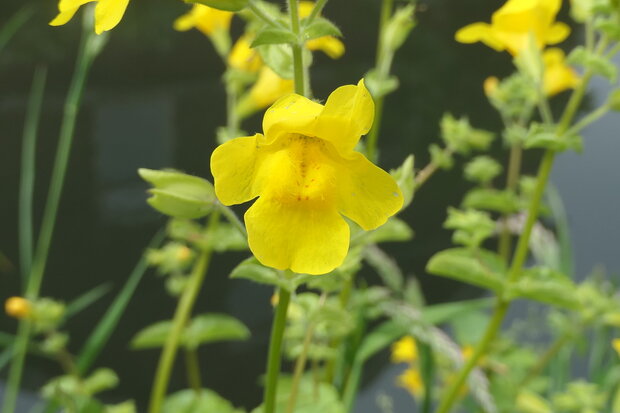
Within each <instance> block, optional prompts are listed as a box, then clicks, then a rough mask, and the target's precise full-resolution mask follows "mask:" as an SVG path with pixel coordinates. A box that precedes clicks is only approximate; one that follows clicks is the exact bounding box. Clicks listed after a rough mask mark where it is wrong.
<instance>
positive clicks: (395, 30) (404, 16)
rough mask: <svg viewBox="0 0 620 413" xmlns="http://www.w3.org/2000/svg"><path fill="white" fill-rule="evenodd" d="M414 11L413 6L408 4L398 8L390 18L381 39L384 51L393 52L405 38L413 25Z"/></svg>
mask: <svg viewBox="0 0 620 413" xmlns="http://www.w3.org/2000/svg"><path fill="white" fill-rule="evenodd" d="M414 11H415V6H413V5H412V4H410V5H407V6H405V7H402V8H400V9H398V10H397V11H396V12H395V13H394V15H393V16H392V17H391V18H390V20H389V21H388V23H387V25H386V27H385V31H384V32H383V36H382V39H381V41H382V44H383V47H384V50H385V53H391V54H393V53H394V52H395V51H396V50H398V49H399V48H400V47H401V46H402V45H403V43H404V42H405V40H407V36H409V33H410V32H411V30H412V29H413V28H414V27H415V21H414V19H413V12H414Z"/></svg>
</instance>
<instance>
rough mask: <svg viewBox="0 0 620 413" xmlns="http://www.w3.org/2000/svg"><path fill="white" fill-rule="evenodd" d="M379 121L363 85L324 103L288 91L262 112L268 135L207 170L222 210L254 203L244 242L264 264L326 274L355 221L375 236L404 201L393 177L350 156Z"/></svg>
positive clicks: (214, 159) (225, 150)
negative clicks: (226, 207)
mask: <svg viewBox="0 0 620 413" xmlns="http://www.w3.org/2000/svg"><path fill="white" fill-rule="evenodd" d="M373 118H374V103H373V101H372V98H371V97H370V93H369V92H368V90H367V89H366V87H365V86H364V82H363V81H360V82H359V83H358V85H357V86H354V85H347V86H342V87H339V88H338V89H336V90H335V91H334V92H333V93H332V94H331V95H330V96H329V98H328V99H327V102H326V103H325V106H323V105H321V104H319V103H316V102H313V101H311V100H309V99H307V98H305V97H303V96H300V95H297V94H290V95H288V96H286V97H283V98H281V99H280V100H278V101H277V102H276V103H275V104H274V105H273V106H271V107H270V108H269V109H268V110H267V112H266V113H265V117H264V119H263V130H264V133H265V135H262V134H256V135H254V136H247V137H242V138H236V139H232V140H230V141H228V142H226V143H224V144H223V145H220V146H219V147H218V148H216V149H215V151H214V152H213V155H212V156H211V172H212V173H213V177H214V179H215V193H216V195H217V197H218V198H219V200H220V201H221V202H222V203H223V204H224V205H233V204H241V203H244V202H248V201H250V200H252V199H254V198H256V197H258V200H257V201H256V202H255V203H254V204H253V205H252V206H251V207H250V208H249V209H248V211H247V212H246V214H245V223H246V228H247V231H248V244H249V246H250V249H251V250H252V252H253V253H254V255H255V256H256V258H257V259H258V260H259V261H260V262H261V263H262V264H263V265H266V266H270V267H273V268H277V269H280V270H285V269H291V270H292V271H294V272H296V273H304V274H325V273H328V272H330V271H332V270H333V269H335V268H336V267H338V266H339V265H341V264H342V262H343V261H344V259H345V257H346V255H347V252H348V249H349V225H348V224H347V222H346V221H345V220H344V219H343V217H342V215H344V216H346V217H348V218H350V219H351V220H352V221H354V222H356V223H357V224H359V225H360V226H361V227H362V228H363V229H365V230H370V229H374V228H377V227H378V226H380V225H382V224H384V223H385V222H386V221H387V219H388V218H389V217H390V216H391V215H393V214H395V213H396V212H398V211H399V210H400V208H401V207H402V204H403V196H402V193H401V191H400V189H399V187H398V185H397V184H396V181H395V180H394V178H392V176H390V174H388V173H387V172H385V171H383V170H382V169H380V168H379V167H377V166H375V165H373V164H372V163H371V162H370V161H369V160H368V159H366V157H365V156H364V155H362V154H361V153H359V152H356V151H355V150H354V148H355V146H356V145H357V142H358V141H359V139H360V136H361V135H363V134H366V133H367V132H368V130H369V129H370V126H371V125H372V121H373Z"/></svg>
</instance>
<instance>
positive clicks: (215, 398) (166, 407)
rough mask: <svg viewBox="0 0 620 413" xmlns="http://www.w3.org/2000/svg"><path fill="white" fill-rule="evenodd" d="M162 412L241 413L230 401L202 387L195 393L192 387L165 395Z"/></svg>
mask: <svg viewBox="0 0 620 413" xmlns="http://www.w3.org/2000/svg"><path fill="white" fill-rule="evenodd" d="M161 412H162V413H241V412H243V410H237V409H235V408H234V407H233V405H232V403H231V402H229V401H228V400H226V399H224V398H223V397H221V396H220V395H218V394H217V393H216V392H214V391H213V390H209V389H202V390H200V393H198V394H197V393H196V391H195V390H193V389H186V390H181V391H178V392H176V393H173V394H171V395H170V396H168V397H166V400H165V401H164V404H163V406H162V409H161Z"/></svg>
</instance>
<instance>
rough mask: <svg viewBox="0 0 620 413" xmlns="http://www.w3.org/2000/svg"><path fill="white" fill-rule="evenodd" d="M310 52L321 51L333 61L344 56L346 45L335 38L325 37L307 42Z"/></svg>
mask: <svg viewBox="0 0 620 413" xmlns="http://www.w3.org/2000/svg"><path fill="white" fill-rule="evenodd" d="M306 47H307V48H308V50H320V51H322V52H323V53H325V54H326V55H327V56H329V57H331V58H332V59H338V58H339V57H340V56H342V55H343V54H344V43H342V42H341V41H340V40H338V39H336V38H335V37H333V36H323V37H319V38H316V39H312V40H308V41H307V42H306Z"/></svg>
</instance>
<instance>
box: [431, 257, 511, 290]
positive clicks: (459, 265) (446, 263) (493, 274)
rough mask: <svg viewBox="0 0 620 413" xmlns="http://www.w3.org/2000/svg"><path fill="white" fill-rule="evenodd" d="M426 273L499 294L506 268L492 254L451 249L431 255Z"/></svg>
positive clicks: (500, 260)
mask: <svg viewBox="0 0 620 413" xmlns="http://www.w3.org/2000/svg"><path fill="white" fill-rule="evenodd" d="M426 271H428V272H429V273H431V274H434V275H440V276H442V277H447V278H452V279H455V280H458V281H462V282H465V283H468V284H472V285H476V286H478V287H483V288H488V289H489V290H493V291H495V292H497V293H501V291H502V290H503V288H504V275H505V273H506V266H505V264H504V262H503V260H502V259H501V258H500V257H499V255H497V254H496V253H494V252H491V251H487V250H471V249H465V248H453V249H448V250H444V251H441V252H438V253H437V254H435V255H433V256H432V257H431V259H430V260H429V262H428V264H427V265H426Z"/></svg>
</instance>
